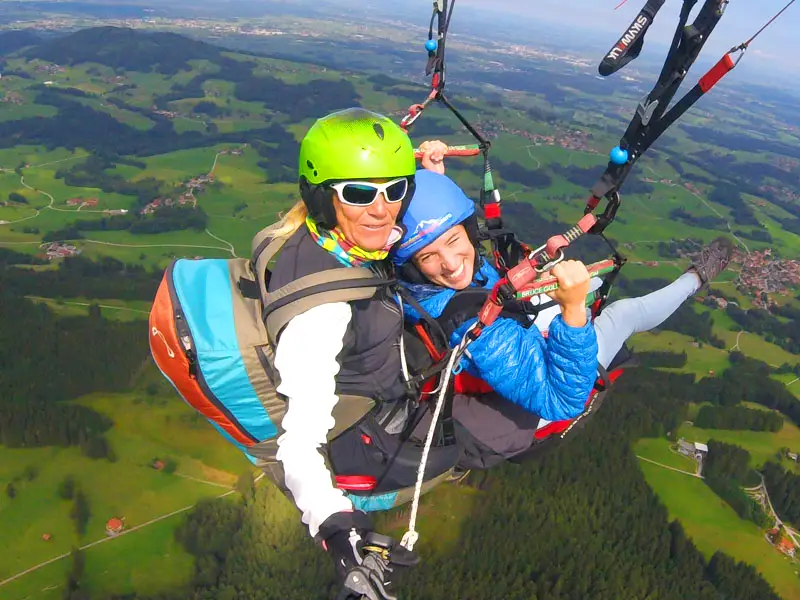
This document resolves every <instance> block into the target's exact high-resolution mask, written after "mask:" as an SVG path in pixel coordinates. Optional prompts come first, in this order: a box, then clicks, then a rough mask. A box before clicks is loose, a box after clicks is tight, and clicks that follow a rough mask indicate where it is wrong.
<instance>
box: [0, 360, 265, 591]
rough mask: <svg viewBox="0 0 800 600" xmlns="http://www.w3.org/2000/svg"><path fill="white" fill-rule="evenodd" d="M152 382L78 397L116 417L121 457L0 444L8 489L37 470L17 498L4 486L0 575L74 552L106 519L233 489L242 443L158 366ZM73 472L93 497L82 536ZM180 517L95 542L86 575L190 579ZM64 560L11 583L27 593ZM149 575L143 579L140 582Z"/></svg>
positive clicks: (95, 578) (154, 512)
mask: <svg viewBox="0 0 800 600" xmlns="http://www.w3.org/2000/svg"><path fill="white" fill-rule="evenodd" d="M159 378H160V379H159ZM147 382H151V383H154V384H155V385H156V389H157V390H158V391H157V393H156V394H155V395H153V396H151V395H149V394H148V393H146V392H144V391H141V390H140V391H136V392H132V393H128V394H92V395H89V396H86V397H84V398H81V399H80V400H79V402H80V403H82V404H85V405H87V406H90V407H92V408H94V409H96V410H98V411H99V412H102V413H104V414H108V415H110V416H111V417H112V418H113V419H114V422H115V426H114V428H113V429H112V430H110V431H109V432H108V433H107V437H108V439H109V441H110V443H111V445H112V447H113V449H114V452H115V453H116V455H117V457H118V458H117V460H116V461H115V462H113V463H112V462H109V461H107V460H91V459H88V458H85V457H83V456H82V455H81V453H80V450H79V449H77V448H36V449H8V448H2V449H0V485H2V486H3V488H4V489H5V486H6V485H7V484H8V483H9V482H11V481H13V480H15V479H18V477H19V476H21V475H22V473H23V471H24V470H25V468H26V467H28V466H33V467H35V468H36V469H38V475H37V476H36V478H35V479H34V480H33V481H26V480H18V481H17V483H16V486H17V491H18V494H17V496H16V497H15V498H14V499H10V498H8V497H7V496H6V495H5V494H4V495H3V496H2V498H0V518H2V520H3V522H4V523H6V525H5V526H4V527H3V528H2V530H0V553H2V555H3V557H4V560H3V561H2V563H0V580H2V579H4V578H6V577H9V576H11V575H13V574H15V573H17V572H19V571H22V570H24V569H27V568H29V567H32V566H34V565H36V564H39V563H40V562H42V561H46V560H48V559H50V558H53V557H55V556H58V555H60V554H62V553H64V552H69V550H70V548H71V547H72V546H74V545H82V544H87V543H90V542H94V541H97V540H100V539H103V538H104V537H105V522H106V521H107V520H108V519H109V518H111V517H125V520H126V525H127V527H134V526H136V525H140V524H144V523H146V522H148V521H150V520H151V519H154V518H156V517H159V516H162V515H166V514H168V513H171V512H173V511H176V510H180V509H183V508H185V507H188V506H192V505H194V503H196V502H197V501H198V500H199V499H201V498H206V497H209V496H212V497H216V496H219V495H221V494H223V493H225V492H226V491H228V490H230V489H231V487H232V486H233V484H235V482H236V478H237V477H238V475H239V474H241V473H242V472H244V471H246V470H249V469H250V468H251V465H250V463H249V462H248V461H247V460H246V459H245V458H244V457H243V456H242V455H241V453H240V452H239V451H238V450H237V449H236V448H234V447H233V446H232V445H231V444H227V443H222V442H221V439H220V435H219V433H218V432H217V431H216V430H214V429H213V428H212V427H211V425H209V424H208V423H207V422H206V421H205V420H204V419H202V418H200V417H199V416H198V415H197V414H196V413H195V412H194V410H193V409H191V408H189V407H188V406H186V405H185V404H184V403H183V402H182V401H181V400H179V399H178V398H176V396H175V394H174V392H172V391H171V387H170V386H169V385H168V384H167V383H166V381H165V380H163V378H161V377H160V375H158V374H157V373H155V372H153V368H152V367H151V368H150V369H148V371H147V372H146V373H145V375H144V379H143V380H142V381H141V383H140V385H141V386H142V387H144V386H145V384H146V383H147ZM156 457H159V458H165V457H171V458H173V459H175V460H176V461H177V465H178V467H177V470H176V472H175V473H174V474H168V473H165V472H160V471H157V470H155V469H153V468H152V466H151V463H152V461H153V460H154V459H155V458H156ZM66 474H73V475H74V476H75V478H76V480H77V481H78V482H79V485H80V486H81V487H82V489H84V490H85V491H86V493H87V495H88V498H89V503H90V506H91V512H92V516H91V518H90V520H89V524H88V527H87V533H86V535H85V536H84V537H82V538H80V539H79V538H78V537H77V536H76V534H75V532H74V527H73V523H72V521H71V520H70V519H69V517H68V513H69V510H70V506H71V503H70V502H69V501H66V500H62V499H60V498H59V497H58V496H57V493H56V491H57V487H58V485H59V483H60V482H61V481H62V480H63V478H64V476H65V475H66ZM178 522H179V520H178V519H177V518H171V519H170V520H168V521H163V522H160V523H159V524H158V525H153V526H149V525H148V528H149V527H152V532H153V536H151V535H150V534H149V533H147V534H145V533H144V531H148V532H149V531H150V529H148V530H143V532H142V534H139V533H138V532H134V533H131V534H130V535H126V536H123V537H122V538H120V539H119V540H113V541H110V542H108V543H106V544H101V545H100V546H98V547H96V548H93V549H92V550H91V551H90V554H89V558H88V560H87V581H88V582H90V584H91V586H92V588H93V589H96V590H97V591H104V592H105V591H120V592H122V591H131V590H132V589H133V586H135V587H136V589H137V591H141V590H142V589H143V588H144V587H148V588H149V589H152V590H153V591H155V590H157V589H163V587H164V586H165V585H168V584H171V583H175V582H176V581H180V580H185V578H186V575H187V573H188V571H189V566H190V564H191V560H190V559H191V557H189V556H187V555H186V554H185V553H183V552H182V551H181V550H180V549H179V548H178V547H177V546H176V545H175V543H174V542H173V541H172V538H171V531H172V529H173V528H174V527H175V525H177V523H178ZM45 533H49V534H50V535H52V539H51V540H50V541H49V542H44V541H42V539H41V536H42V535H43V534H45ZM120 544H121V545H120ZM126 549H127V550H126ZM157 549H160V550H157ZM153 551H156V554H153ZM159 552H160V553H161V554H159ZM159 555H163V556H167V557H170V560H169V561H168V565H167V566H166V567H160V568H155V566H156V563H157V557H158V556H159ZM66 562H67V561H64V562H60V563H56V564H54V565H52V566H51V567H48V568H46V569H44V570H43V571H42V572H39V571H37V572H35V573H32V574H30V575H26V576H23V577H21V578H20V580H19V581H18V582H15V583H14V584H13V586H12V587H10V588H7V589H8V590H11V591H12V592H13V590H14V589H19V590H23V591H20V592H19V594H20V595H19V596H18V597H19V598H23V597H26V596H24V595H23V594H26V593H30V592H31V591H32V590H33V589H34V588H35V589H42V588H43V587H47V586H49V585H57V584H60V583H63V577H62V576H61V575H60V574H61V573H63V569H64V568H66ZM113 569H119V570H120V572H121V573H124V576H123V578H122V579H121V580H120V579H118V578H108V577H107V576H106V574H107V573H108V572H109V570H113ZM142 581H144V582H145V583H144V584H143V587H140V585H139V584H140V582H142ZM148 582H149V583H148ZM4 593H6V590H4ZM6 597H9V596H6V595H3V598H6ZM15 597H17V596H15Z"/></svg>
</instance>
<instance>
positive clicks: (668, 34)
mask: <svg viewBox="0 0 800 600" xmlns="http://www.w3.org/2000/svg"><path fill="white" fill-rule="evenodd" d="M787 2H788V0H731V2H730V3H729V4H728V8H727V11H726V13H725V15H724V17H723V18H722V20H721V21H720V23H719V25H718V26H717V28H716V30H715V31H714V34H713V36H712V37H711V39H710V40H709V42H708V44H707V45H706V49H707V50H708V51H711V50H713V51H715V52H718V53H720V55H721V54H722V53H723V52H725V51H727V50H729V49H730V48H731V47H733V46H736V45H739V44H740V43H742V42H744V41H745V40H747V39H748V38H749V37H750V36H751V35H753V34H754V33H755V32H756V31H757V30H758V29H759V28H760V27H761V26H762V25H763V24H764V23H766V22H767V21H768V20H769V19H770V18H771V17H772V16H773V15H774V14H775V13H777V12H778V11H779V10H780V9H781V8H783V7H784V6H785V5H786V3H787ZM618 3H619V0H510V1H506V2H501V1H499V0H458V1H457V2H456V8H457V9H458V8H459V6H460V7H461V8H462V9H463V8H464V7H467V6H474V7H480V8H493V9H494V10H504V11H508V12H515V13H519V14H521V15H525V16H527V17H531V18H536V19H537V20H543V21H551V22H555V23H558V24H560V25H561V26H569V24H570V23H573V24H574V25H575V26H577V27H579V28H581V29H587V28H596V29H597V31H598V33H600V34H602V35H603V36H604V37H607V35H608V33H611V34H612V35H611V38H613V37H614V34H615V33H617V34H620V35H621V34H622V32H623V31H624V30H625V28H626V27H627V26H628V25H629V24H630V22H631V21H632V20H633V19H634V17H636V15H637V14H638V12H639V10H641V8H642V7H643V6H644V4H645V2H644V0H628V2H627V4H625V5H624V6H622V7H621V8H620V9H619V10H616V11H615V10H614V7H615V6H616V5H617V4H618ZM410 4H414V5H420V6H421V5H424V4H430V3H429V2H424V1H422V0H410ZM702 4H703V2H702V0H700V1H699V2H698V3H697V6H696V8H695V13H696V12H697V10H699V7H700V6H701V5H702ZM682 6H683V2H681V1H680V0H667V2H666V4H665V5H664V7H663V8H662V9H661V11H660V12H659V13H658V16H657V17H656V20H655V23H654V24H653V26H652V27H651V29H650V32H649V33H648V38H647V39H648V40H656V39H658V40H660V41H662V42H664V43H669V42H670V40H671V39H672V35H673V33H674V31H675V25H676V23H677V18H678V15H679V13H680V9H681V7H682ZM798 28H800V2H796V3H795V4H794V5H792V6H791V7H790V8H789V9H788V10H787V11H786V12H785V13H784V14H783V15H782V16H781V18H780V19H778V20H777V21H776V22H775V23H774V24H773V25H771V26H770V28H769V29H767V30H766V31H765V32H764V33H763V34H761V36H760V37H759V38H758V39H757V41H755V42H754V43H753V45H752V46H751V47H750V50H748V55H750V57H749V60H752V61H754V62H755V61H756V60H758V59H761V60H763V59H770V60H775V61H781V62H783V63H785V65H784V66H785V67H790V68H792V69H793V70H797V71H798V72H800V36H798V35H797V34H796V32H797V30H798ZM793 33H794V35H792V34H793ZM611 38H609V44H608V45H609V47H610V46H611V45H612V44H613V42H614V41H616V40H614V39H611Z"/></svg>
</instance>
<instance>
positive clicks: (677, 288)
mask: <svg viewBox="0 0 800 600" xmlns="http://www.w3.org/2000/svg"><path fill="white" fill-rule="evenodd" d="M699 287H700V280H699V279H698V277H697V275H695V274H694V273H684V274H683V275H681V276H680V277H679V278H678V279H676V280H675V281H673V282H672V283H671V284H669V285H668V286H667V287H665V288H661V289H660V290H656V291H655V292H652V293H650V294H647V295H646V296H642V297H641V298H624V299H622V300H617V301H616V302H613V303H611V304H609V305H608V306H607V307H606V308H605V309H604V310H603V312H602V313H600V316H599V317H597V318H596V319H595V321H594V329H595V332H597V348H598V350H597V360H598V362H599V363H600V364H601V365H602V366H603V368H607V367H608V365H609V364H611V361H612V360H614V357H615V356H616V355H617V352H619V351H620V349H622V345H623V344H624V343H625V341H626V340H627V339H628V338H629V337H631V336H632V335H633V334H634V333H639V332H641V331H648V330H650V329H653V328H654V327H658V326H659V325H660V324H661V323H663V322H664V321H666V320H667V318H668V317H669V316H670V315H671V314H672V313H674V312H675V311H676V310H678V308H680V306H681V304H683V303H684V301H685V300H686V299H687V298H689V297H690V296H692V295H693V294H694V293H695V292H696V291H697V290H698V288H699Z"/></svg>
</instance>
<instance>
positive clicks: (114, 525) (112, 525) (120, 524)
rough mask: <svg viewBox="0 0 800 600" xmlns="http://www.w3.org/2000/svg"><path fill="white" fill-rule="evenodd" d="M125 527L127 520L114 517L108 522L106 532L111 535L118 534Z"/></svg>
mask: <svg viewBox="0 0 800 600" xmlns="http://www.w3.org/2000/svg"><path fill="white" fill-rule="evenodd" d="M123 529H125V522H124V521H123V520H122V519H118V518H116V517H113V518H111V519H109V520H108V521H107V522H106V534H107V535H110V536H112V537H113V536H117V535H119V534H120V533H122V530H123Z"/></svg>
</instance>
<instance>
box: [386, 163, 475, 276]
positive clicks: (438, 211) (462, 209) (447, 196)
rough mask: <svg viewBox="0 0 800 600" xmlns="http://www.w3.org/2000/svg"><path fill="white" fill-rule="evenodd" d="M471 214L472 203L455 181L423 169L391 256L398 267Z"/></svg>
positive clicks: (419, 172)
mask: <svg viewBox="0 0 800 600" xmlns="http://www.w3.org/2000/svg"><path fill="white" fill-rule="evenodd" d="M474 214H475V203H474V202H473V201H472V200H470V199H469V198H468V197H467V195H466V194H465V193H464V192H463V190H462V189H461V188H460V187H458V185H457V184H456V182H455V181H453V180H452V179H450V178H449V177H447V176H446V175H440V174H439V173H434V172H433V171H428V170H427V169H420V170H418V171H417V173H416V189H415V190H414V197H413V198H411V203H410V204H409V206H408V210H407V211H406V213H405V215H404V216H403V225H404V226H405V229H406V233H405V235H404V236H403V239H402V240H400V243H399V245H398V246H397V250H396V251H395V252H394V258H393V260H394V262H395V264H397V265H402V264H405V263H406V262H408V261H409V260H411V257H412V256H414V254H416V253H417V252H418V251H419V250H421V249H422V248H424V247H425V246H427V245H428V244H431V243H432V242H434V241H436V239H437V238H438V237H439V236H440V235H442V234H443V233H444V232H445V231H447V230H448V229H450V228H451V227H455V226H456V225H458V224H459V223H462V222H464V221H465V220H466V219H468V218H469V217H471V216H472V215H474Z"/></svg>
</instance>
